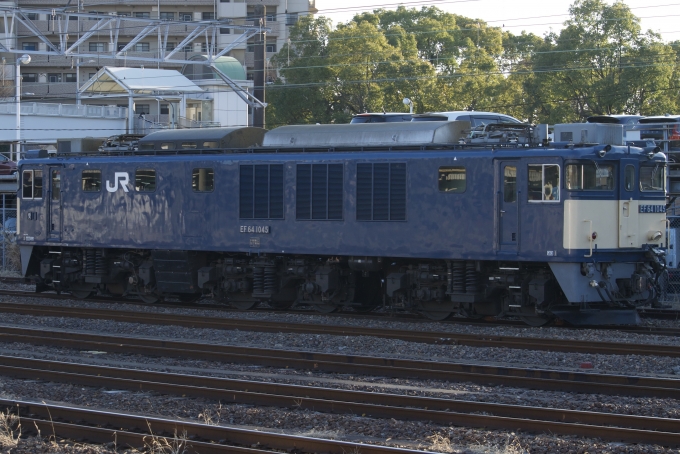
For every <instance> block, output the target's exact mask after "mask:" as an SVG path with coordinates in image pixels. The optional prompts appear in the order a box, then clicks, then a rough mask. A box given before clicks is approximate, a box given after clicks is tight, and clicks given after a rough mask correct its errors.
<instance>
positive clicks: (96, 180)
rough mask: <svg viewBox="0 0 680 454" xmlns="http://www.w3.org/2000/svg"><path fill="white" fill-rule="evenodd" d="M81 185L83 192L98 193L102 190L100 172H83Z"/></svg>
mask: <svg viewBox="0 0 680 454" xmlns="http://www.w3.org/2000/svg"><path fill="white" fill-rule="evenodd" d="M82 183H83V191H85V192H100V191H101V190H102V171H101V170H83V174H82Z"/></svg>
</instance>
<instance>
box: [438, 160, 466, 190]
mask: <svg viewBox="0 0 680 454" xmlns="http://www.w3.org/2000/svg"><path fill="white" fill-rule="evenodd" d="M466 186H467V175H466V173H465V167H461V166H446V167H440V168H439V191H440V192H465V188H466Z"/></svg>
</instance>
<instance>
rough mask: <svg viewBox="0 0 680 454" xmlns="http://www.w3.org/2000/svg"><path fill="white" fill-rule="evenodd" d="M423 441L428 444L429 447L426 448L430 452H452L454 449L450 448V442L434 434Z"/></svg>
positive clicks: (446, 438)
mask: <svg viewBox="0 0 680 454" xmlns="http://www.w3.org/2000/svg"><path fill="white" fill-rule="evenodd" d="M425 439H426V440H427V441H429V442H430V446H429V447H428V449H429V450H430V451H437V452H454V449H453V448H452V447H451V440H449V438H448V437H445V436H443V435H441V434H438V433H436V434H433V435H430V436H429V437H426V438H425Z"/></svg>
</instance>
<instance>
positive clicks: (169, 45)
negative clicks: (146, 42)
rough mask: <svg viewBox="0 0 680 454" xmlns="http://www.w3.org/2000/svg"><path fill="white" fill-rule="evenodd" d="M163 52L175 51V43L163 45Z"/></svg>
mask: <svg viewBox="0 0 680 454" xmlns="http://www.w3.org/2000/svg"><path fill="white" fill-rule="evenodd" d="M165 50H167V51H171V50H175V43H165Z"/></svg>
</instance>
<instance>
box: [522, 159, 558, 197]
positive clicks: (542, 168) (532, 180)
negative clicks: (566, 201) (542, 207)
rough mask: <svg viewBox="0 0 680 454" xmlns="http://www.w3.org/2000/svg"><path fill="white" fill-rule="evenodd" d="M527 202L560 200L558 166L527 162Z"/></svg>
mask: <svg viewBox="0 0 680 454" xmlns="http://www.w3.org/2000/svg"><path fill="white" fill-rule="evenodd" d="M528 170H529V187H528V188H527V189H528V191H527V193H528V198H529V202H559V201H560V166H559V165H557V164H529V169H528Z"/></svg>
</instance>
